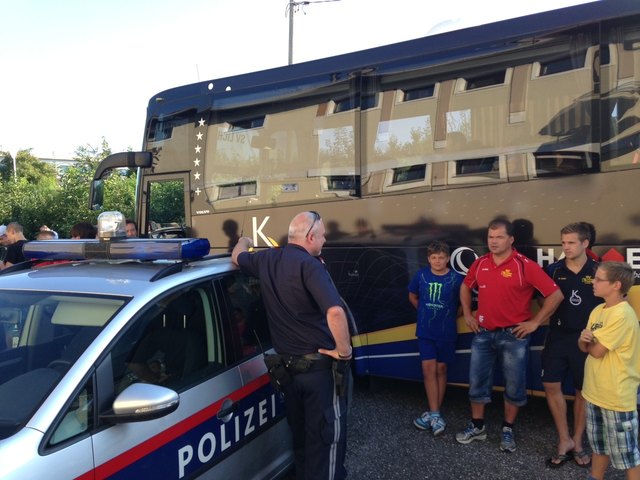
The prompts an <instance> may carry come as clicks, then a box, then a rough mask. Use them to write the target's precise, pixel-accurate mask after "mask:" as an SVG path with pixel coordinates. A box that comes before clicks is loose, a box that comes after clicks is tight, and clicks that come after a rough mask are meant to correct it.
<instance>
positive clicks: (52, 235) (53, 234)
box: [39, 225, 58, 240]
mask: <svg viewBox="0 0 640 480" xmlns="http://www.w3.org/2000/svg"><path fill="white" fill-rule="evenodd" d="M39 232H50V233H49V234H45V237H47V238H45V240H57V239H58V232H56V231H55V230H51V229H50V228H49V227H47V226H46V225H42V226H41V227H40V230H39Z"/></svg>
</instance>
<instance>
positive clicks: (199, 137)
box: [196, 132, 202, 140]
mask: <svg viewBox="0 0 640 480" xmlns="http://www.w3.org/2000/svg"><path fill="white" fill-rule="evenodd" d="M196 138H197V139H198V140H202V132H198V134H197V135H196Z"/></svg>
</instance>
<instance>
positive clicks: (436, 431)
mask: <svg viewBox="0 0 640 480" xmlns="http://www.w3.org/2000/svg"><path fill="white" fill-rule="evenodd" d="M445 428H447V422H445V421H444V418H442V417H431V431H432V432H433V436H434V437H437V436H438V435H442V433H444V429H445Z"/></svg>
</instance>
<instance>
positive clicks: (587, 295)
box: [546, 257, 603, 332]
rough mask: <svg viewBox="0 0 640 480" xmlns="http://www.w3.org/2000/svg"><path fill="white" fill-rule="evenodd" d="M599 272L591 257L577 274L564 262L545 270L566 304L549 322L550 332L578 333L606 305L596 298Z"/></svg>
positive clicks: (562, 304) (561, 261)
mask: <svg viewBox="0 0 640 480" xmlns="http://www.w3.org/2000/svg"><path fill="white" fill-rule="evenodd" d="M597 268H598V263H597V262H595V261H593V259H591V258H588V257H587V261H586V263H585V264H584V266H583V267H582V269H581V270H580V272H578V273H577V274H576V273H574V272H572V271H571V270H569V269H568V268H567V265H566V262H565V260H564V259H562V260H558V261H557V262H555V263H552V264H551V265H549V266H548V267H547V268H546V271H547V273H548V274H549V276H550V277H551V278H553V280H554V281H555V282H556V284H557V285H558V286H559V287H560V290H562V293H563V295H564V300H563V301H562V303H561V304H560V306H558V309H557V310H556V311H555V312H554V314H553V316H552V317H551V320H550V321H549V328H551V329H552V330H554V329H561V330H564V331H572V332H579V331H581V330H582V329H583V328H585V327H586V326H587V321H588V320H589V314H590V313H591V311H592V310H593V309H594V308H595V307H596V306H597V305H599V304H601V303H602V302H603V299H602V298H599V297H596V296H594V295H593V277H595V276H596V270H597Z"/></svg>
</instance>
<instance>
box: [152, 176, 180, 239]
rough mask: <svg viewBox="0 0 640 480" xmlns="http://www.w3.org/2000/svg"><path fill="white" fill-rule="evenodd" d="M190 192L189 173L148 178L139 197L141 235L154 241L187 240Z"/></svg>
mask: <svg viewBox="0 0 640 480" xmlns="http://www.w3.org/2000/svg"><path fill="white" fill-rule="evenodd" d="M190 192H191V187H190V184H189V173H188V172H181V173H171V174H164V175H145V176H144V182H142V195H141V197H140V198H141V202H140V203H141V205H140V209H141V210H140V223H141V225H140V231H141V232H145V233H146V234H147V235H148V236H149V237H152V238H175V237H186V236H188V235H189V232H188V229H189V227H191V196H190V195H191V194H190Z"/></svg>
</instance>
